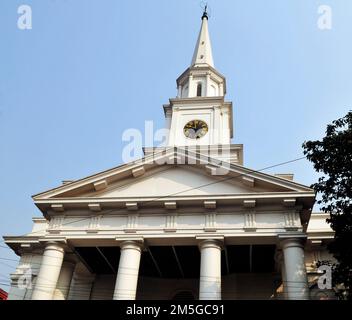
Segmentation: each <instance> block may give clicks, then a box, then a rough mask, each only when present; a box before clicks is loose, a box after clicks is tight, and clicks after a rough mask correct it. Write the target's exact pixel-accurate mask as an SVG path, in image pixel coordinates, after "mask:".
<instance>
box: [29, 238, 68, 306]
mask: <svg viewBox="0 0 352 320" xmlns="http://www.w3.org/2000/svg"><path fill="white" fill-rule="evenodd" d="M64 254H65V251H64V249H63V248H62V246H61V245H60V244H58V243H55V242H49V243H48V244H47V245H46V247H45V250H44V253H43V258H42V262H41V265H40V270H39V274H38V278H37V281H36V284H35V288H34V291H33V294H32V300H51V299H52V298H53V294H54V291H55V288H56V284H57V280H58V279H59V275H60V271H61V266H62V262H63V260H64Z"/></svg>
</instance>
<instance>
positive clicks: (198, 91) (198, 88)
mask: <svg viewBox="0 0 352 320" xmlns="http://www.w3.org/2000/svg"><path fill="white" fill-rule="evenodd" d="M201 96H202V84H201V83H198V84H197V97H201Z"/></svg>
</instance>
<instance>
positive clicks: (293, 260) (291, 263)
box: [282, 239, 309, 300]
mask: <svg viewBox="0 0 352 320" xmlns="http://www.w3.org/2000/svg"><path fill="white" fill-rule="evenodd" d="M282 249H283V253H284V265H285V271H283V277H285V278H286V281H285V282H286V283H285V286H284V287H285V293H286V294H285V296H286V297H287V298H288V299H289V300H306V299H308V298H309V290H308V281H307V272H306V266H305V260H304V249H303V243H302V242H301V240H300V239H286V240H283V242H282Z"/></svg>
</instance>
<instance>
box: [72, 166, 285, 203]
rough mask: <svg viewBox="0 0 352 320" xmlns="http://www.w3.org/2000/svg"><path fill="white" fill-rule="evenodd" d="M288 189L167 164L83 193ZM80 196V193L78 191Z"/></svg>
mask: <svg viewBox="0 0 352 320" xmlns="http://www.w3.org/2000/svg"><path fill="white" fill-rule="evenodd" d="M279 191H283V192H284V191H288V190H287V189H285V188H282V187H277V186H271V187H270V186H267V187H264V186H253V187H249V186H246V185H245V184H243V183H242V182H241V181H240V180H238V179H227V178H226V176H225V177H222V176H214V175H211V174H207V173H206V172H205V171H204V170H203V169H202V168H195V167H192V166H188V165H182V166H178V165H165V166H162V167H161V168H156V169H154V170H152V171H151V172H148V173H146V174H145V175H143V176H142V177H138V178H134V177H131V178H126V179H123V180H122V181H117V182H115V183H114V184H112V185H111V186H108V187H107V188H106V189H105V190H104V191H100V192H99V191H91V192H84V193H81V194H80V195H79V196H82V197H98V198H115V197H122V198H128V197H164V196H171V195H172V196H174V195H177V196H190V195H225V194H241V193H256V192H279ZM76 196H78V195H76Z"/></svg>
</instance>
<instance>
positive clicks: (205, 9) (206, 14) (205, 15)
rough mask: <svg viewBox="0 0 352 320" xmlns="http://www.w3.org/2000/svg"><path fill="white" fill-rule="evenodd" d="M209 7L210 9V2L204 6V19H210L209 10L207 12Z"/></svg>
mask: <svg viewBox="0 0 352 320" xmlns="http://www.w3.org/2000/svg"><path fill="white" fill-rule="evenodd" d="M207 9H208V4H207V3H206V4H205V7H204V11H203V15H202V20H203V19H204V18H207V20H208V12H207Z"/></svg>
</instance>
